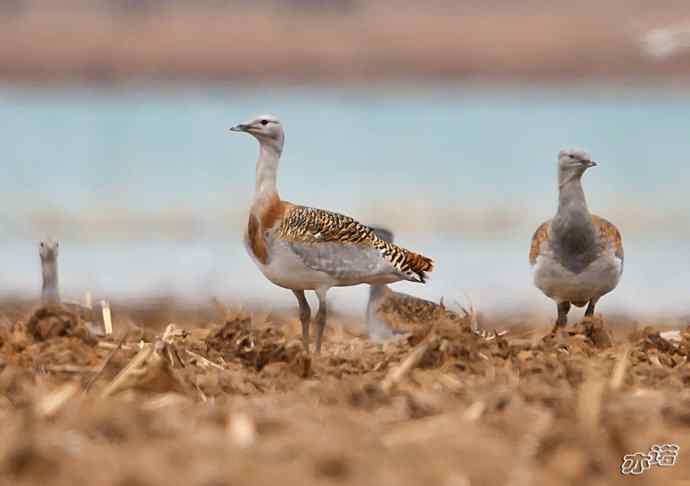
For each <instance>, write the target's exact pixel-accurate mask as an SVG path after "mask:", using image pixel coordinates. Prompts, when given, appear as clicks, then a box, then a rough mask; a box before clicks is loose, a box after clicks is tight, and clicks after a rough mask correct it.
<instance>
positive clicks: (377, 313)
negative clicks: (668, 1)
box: [366, 226, 506, 341]
mask: <svg viewBox="0 0 690 486" xmlns="http://www.w3.org/2000/svg"><path fill="white" fill-rule="evenodd" d="M371 228H372V229H373V230H374V232H375V233H376V235H377V236H378V237H379V238H381V239H382V240H385V241H388V242H390V243H393V238H394V235H393V232H392V231H390V230H389V229H387V228H383V227H380V226H371ZM442 319H446V320H450V321H454V322H457V323H459V324H462V325H466V326H468V327H469V328H470V330H471V331H472V332H473V333H474V334H476V335H477V336H479V337H482V338H484V339H486V340H491V339H495V338H496V337H499V336H503V335H504V334H506V331H492V330H487V329H482V328H481V327H480V326H479V323H478V321H477V316H476V314H475V313H474V312H473V309H471V310H470V311H466V310H465V309H460V313H458V312H454V311H452V310H450V309H448V308H446V307H445V306H444V305H443V303H439V304H437V303H436V302H432V301H430V300H426V299H420V298H419V297H415V296H413V295H409V294H405V293H402V292H395V291H393V290H391V289H390V288H389V287H388V285H386V284H375V285H372V286H371V287H370V289H369V301H368V302H367V314H366V321H367V331H368V332H369V338H370V339H372V340H373V341H381V340H384V339H386V338H388V337H391V336H393V335H394V334H396V333H400V332H408V331H412V330H413V329H414V328H415V327H417V326H419V325H422V326H424V325H429V324H431V323H433V322H435V321H438V320H442Z"/></svg>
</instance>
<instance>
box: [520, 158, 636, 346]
mask: <svg viewBox="0 0 690 486" xmlns="http://www.w3.org/2000/svg"><path fill="white" fill-rule="evenodd" d="M596 165H597V164H596V163H595V162H593V161H592V160H591V157H590V156H589V154H588V153H586V152H584V151H582V150H575V149H566V150H561V151H560V153H559V154H558V210H557V211H556V215H555V216H554V217H553V219H550V220H549V221H547V222H545V223H543V224H542V225H541V226H539V228H537V231H536V232H535V233H534V236H533V237H532V245H531V248H530V252H529V262H530V265H531V266H532V268H533V276H534V283H535V285H536V286H537V287H538V288H539V289H540V290H541V291H542V292H544V294H545V295H546V296H547V297H549V298H551V299H553V300H554V301H555V302H556V305H557V308H558V318H557V320H556V325H555V326H554V330H553V331H554V333H555V332H556V331H559V330H560V331H561V333H564V332H565V331H564V329H565V326H566V325H567V323H568V311H569V310H570V305H571V304H574V305H576V306H578V307H584V306H585V305H587V310H586V311H585V316H587V317H589V316H592V315H593V314H594V307H595V306H596V304H597V302H598V301H599V299H600V298H601V297H602V296H603V295H605V294H607V293H609V292H611V291H612V290H613V289H614V288H616V286H617V285H618V281H619V280H620V277H621V275H622V273H623V241H622V239H621V235H620V232H619V231H618V228H616V227H615V226H614V225H613V224H611V223H609V222H608V221H606V220H605V219H604V218H601V217H599V216H595V215H593V214H591V213H590V212H589V209H588V207H587V201H586V200H585V193H584V191H583V189H582V182H581V179H582V175H583V174H584V173H585V171H586V170H587V169H589V168H590V167H594V166H596Z"/></svg>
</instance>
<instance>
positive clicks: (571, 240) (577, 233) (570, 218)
mask: <svg viewBox="0 0 690 486" xmlns="http://www.w3.org/2000/svg"><path fill="white" fill-rule="evenodd" d="M551 228H552V231H553V236H554V238H555V239H556V240H557V242H558V246H559V247H561V249H562V250H564V251H566V252H567V253H570V254H582V253H587V252H589V251H591V250H592V249H593V248H594V247H595V245H596V231H595V228H594V224H593V223H592V215H591V213H590V212H589V208H588V207H587V200H586V199H585V192H584V190H583V189H582V182H581V181H580V177H579V174H578V175H570V176H565V177H559V188H558V211H557V212H556V216H555V217H554V219H553V222H552V223H551Z"/></svg>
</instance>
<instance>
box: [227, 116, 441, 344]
mask: <svg viewBox="0 0 690 486" xmlns="http://www.w3.org/2000/svg"><path fill="white" fill-rule="evenodd" d="M230 130H231V131H233V132H246V133H249V134H250V135H252V136H254V138H256V139H257V140H258V142H259V159H258V161H257V163H256V187H255V190H254V197H253V198H252V205H251V210H250V214H249V223H248V224H247V231H246V233H245V238H244V239H245V244H246V247H247V250H248V251H249V255H250V256H251V257H252V259H253V260H254V262H255V263H256V265H257V266H258V267H259V269H260V270H261V272H262V273H263V274H264V276H266V278H268V279H269V280H270V281H271V282H273V283H274V284H276V285H278V286H280V287H283V288H286V289H290V290H292V292H293V293H294V294H295V297H297V302H298V303H299V309H300V314H299V315H300V321H301V323H302V340H303V345H304V349H305V351H307V352H309V323H310V319H311V309H310V308H309V304H308V303H307V299H306V298H305V296H304V291H305V290H313V291H314V292H315V293H316V296H317V297H318V299H319V311H318V313H317V315H316V320H315V324H316V352H317V353H318V352H319V351H320V350H321V338H322V335H323V331H324V328H325V327H326V316H327V305H326V293H327V292H328V290H329V289H330V288H331V287H344V286H350V285H359V284H377V283H382V284H386V283H392V282H397V281H400V280H409V281H412V282H421V283H424V282H425V279H426V272H430V271H431V270H432V269H433V263H432V261H431V259H429V258H427V257H425V256H422V255H419V254H417V253H413V252H411V251H409V250H406V249H404V248H400V247H398V246H395V245H393V244H391V243H388V242H386V241H384V240H382V239H380V238H378V237H377V236H376V234H375V233H374V232H373V231H372V229H371V228H368V227H366V226H364V225H362V224H360V223H358V222H357V221H355V220H354V219H352V218H349V217H347V216H343V215H341V214H338V213H332V212H330V211H325V210H323V209H314V208H309V207H306V206H297V205H295V204H292V203H289V202H287V201H282V200H281V199H280V196H279V195H278V188H277V187H276V175H277V172H278V161H279V160H280V155H281V153H282V151H283V143H284V140H285V134H284V132H283V127H282V125H281V123H280V121H279V120H278V119H277V118H276V117H274V116H271V115H265V116H260V117H258V118H256V119H254V120H251V121H249V122H247V123H241V124H239V125H236V126H234V127H232V128H231V129H230Z"/></svg>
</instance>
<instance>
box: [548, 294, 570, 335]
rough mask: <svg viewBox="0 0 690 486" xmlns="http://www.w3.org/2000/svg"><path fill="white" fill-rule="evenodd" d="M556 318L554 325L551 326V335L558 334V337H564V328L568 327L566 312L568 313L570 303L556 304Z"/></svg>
mask: <svg viewBox="0 0 690 486" xmlns="http://www.w3.org/2000/svg"><path fill="white" fill-rule="evenodd" d="M557 308H558V318H557V319H556V325H555V326H553V331H551V333H552V334H560V337H564V336H565V326H567V325H568V312H570V302H559V303H558V304H557Z"/></svg>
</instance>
